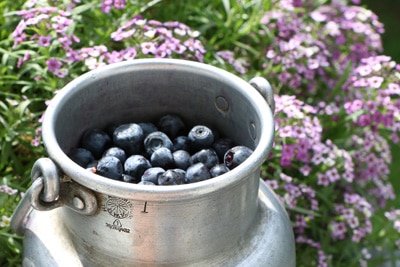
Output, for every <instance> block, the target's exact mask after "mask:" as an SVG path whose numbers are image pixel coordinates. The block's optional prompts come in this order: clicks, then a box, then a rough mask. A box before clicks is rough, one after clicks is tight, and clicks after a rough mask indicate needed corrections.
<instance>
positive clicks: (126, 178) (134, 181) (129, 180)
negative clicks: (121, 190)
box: [122, 173, 140, 184]
mask: <svg viewBox="0 0 400 267" xmlns="http://www.w3.org/2000/svg"><path fill="white" fill-rule="evenodd" d="M122 181H124V182H126V183H131V184H137V183H139V182H140V179H138V178H136V177H133V176H130V175H128V174H125V173H123V174H122Z"/></svg>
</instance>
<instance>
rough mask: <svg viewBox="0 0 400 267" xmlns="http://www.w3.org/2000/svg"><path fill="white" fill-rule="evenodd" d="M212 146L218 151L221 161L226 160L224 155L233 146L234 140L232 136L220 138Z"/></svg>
mask: <svg viewBox="0 0 400 267" xmlns="http://www.w3.org/2000/svg"><path fill="white" fill-rule="evenodd" d="M211 147H212V148H213V149H214V150H215V153H217V155H218V159H219V161H220V162H224V155H225V153H226V151H228V150H229V149H230V148H232V147H233V141H232V140H231V139H230V138H219V139H217V140H215V141H214V143H213V144H212V145H211Z"/></svg>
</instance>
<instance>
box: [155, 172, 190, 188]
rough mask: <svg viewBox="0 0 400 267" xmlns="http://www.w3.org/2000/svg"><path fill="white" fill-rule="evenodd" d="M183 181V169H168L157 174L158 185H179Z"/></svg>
mask: <svg viewBox="0 0 400 267" xmlns="http://www.w3.org/2000/svg"><path fill="white" fill-rule="evenodd" d="M184 182H185V171H184V170H181V169H170V170H166V171H165V172H163V173H161V174H160V175H158V184H159V185H179V184H183V183H184Z"/></svg>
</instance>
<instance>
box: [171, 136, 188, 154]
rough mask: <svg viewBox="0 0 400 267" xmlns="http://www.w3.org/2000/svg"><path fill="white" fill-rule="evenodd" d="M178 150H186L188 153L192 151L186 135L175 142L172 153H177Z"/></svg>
mask: <svg viewBox="0 0 400 267" xmlns="http://www.w3.org/2000/svg"><path fill="white" fill-rule="evenodd" d="M177 150H186V151H189V150H190V142H189V137H187V136H186V135H180V136H177V137H176V138H175V139H174V140H173V148H172V151H177Z"/></svg>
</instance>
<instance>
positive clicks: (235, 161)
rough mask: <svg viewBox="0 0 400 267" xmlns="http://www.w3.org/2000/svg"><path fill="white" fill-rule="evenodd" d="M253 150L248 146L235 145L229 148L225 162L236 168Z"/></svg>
mask: <svg viewBox="0 0 400 267" xmlns="http://www.w3.org/2000/svg"><path fill="white" fill-rule="evenodd" d="M252 153H253V150H251V149H250V148H248V147H246V146H235V147H232V148H231V149H229V150H228V151H227V152H226V153H225V156H224V163H225V165H226V166H227V167H228V168H229V169H230V170H232V169H234V168H236V167H237V166H239V165H240V164H241V163H242V162H243V161H245V160H246V159H247V158H248V157H249V156H250V155H251V154H252Z"/></svg>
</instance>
